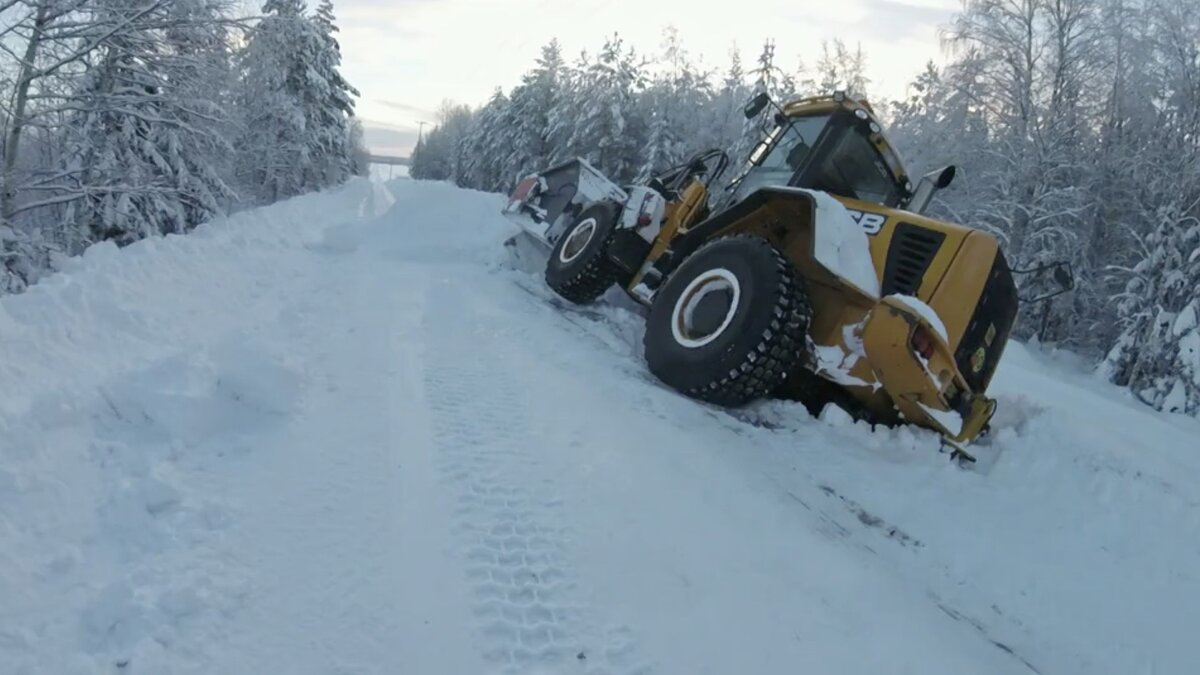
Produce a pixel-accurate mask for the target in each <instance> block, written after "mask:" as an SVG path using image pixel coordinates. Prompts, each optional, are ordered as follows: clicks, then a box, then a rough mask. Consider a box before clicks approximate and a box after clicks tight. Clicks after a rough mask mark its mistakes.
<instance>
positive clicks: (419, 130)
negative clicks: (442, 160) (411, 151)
mask: <svg viewBox="0 0 1200 675" xmlns="http://www.w3.org/2000/svg"><path fill="white" fill-rule="evenodd" d="M426 124H429V122H417V142H418V143H420V142H421V135H422V133H424V131H425V125H426Z"/></svg>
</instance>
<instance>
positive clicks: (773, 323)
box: [644, 235, 812, 406]
mask: <svg viewBox="0 0 1200 675" xmlns="http://www.w3.org/2000/svg"><path fill="white" fill-rule="evenodd" d="M811 315H812V310H811V309H810V306H809V303H808V296H807V294H806V293H805V291H804V282H803V279H801V277H800V276H799V275H798V274H797V272H796V269H795V267H794V266H793V265H792V263H791V262H789V261H788V260H787V258H785V257H784V256H783V254H782V253H780V252H779V251H778V250H777V249H776V248H775V247H774V246H772V245H771V244H770V243H769V242H767V241H766V240H764V239H761V238H759V237H753V236H747V235H736V236H732V237H724V238H722V239H717V240H715V241H712V242H710V243H708V244H705V245H704V246H703V247H702V248H700V249H699V250H698V251H696V252H695V253H694V254H692V255H691V256H690V257H689V258H688V259H687V260H685V261H684V262H683V264H682V265H680V267H679V269H677V270H676V271H675V272H674V273H673V274H672V275H671V277H670V279H668V280H667V282H666V284H664V285H663V288H662V289H661V290H660V291H659V292H658V293H657V294H656V295H655V297H654V304H653V305H652V306H651V308H650V314H649V316H648V317H647V320H646V336H645V342H644V344H645V351H646V364H647V365H648V366H649V368H650V371H651V372H652V373H654V375H655V376H657V377H658V378H659V379H660V380H662V381H663V382H665V383H666V384H668V385H670V386H671V387H674V388H675V389H677V390H679V391H681V392H683V393H684V394H686V395H688V396H691V397H693V398H697V399H700V400H704V401H708V402H710V403H716V404H718V405H724V406H739V405H743V404H745V403H749V402H750V401H753V400H755V399H758V398H762V397H764V396H767V395H768V394H770V393H771V392H773V391H775V390H777V389H778V388H779V387H780V385H781V384H783V381H784V380H785V378H787V376H788V374H789V373H791V372H793V371H794V370H795V369H796V368H797V367H802V364H803V361H804V358H805V353H806V344H807V340H806V335H807V333H808V324H809V320H810V318H811Z"/></svg>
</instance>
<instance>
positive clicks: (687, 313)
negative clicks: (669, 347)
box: [671, 267, 742, 349]
mask: <svg viewBox="0 0 1200 675" xmlns="http://www.w3.org/2000/svg"><path fill="white" fill-rule="evenodd" d="M741 295H742V287H741V284H740V283H738V280H737V277H736V276H734V274H733V273H732V272H730V271H729V270H727V269H725V268H723V267H722V268H717V269H712V270H708V271H706V272H704V273H703V274H700V275H699V276H697V277H696V278H695V279H693V280H692V281H691V283H689V284H688V285H687V288H685V289H684V290H683V293H682V294H681V295H680V296H679V299H678V300H677V301H676V302H675V307H674V309H673V310H672V312H671V333H672V334H673V335H674V337H675V341H676V342H678V343H679V344H680V345H682V346H684V347H686V348H688V349H697V348H699V347H703V346H705V345H707V344H709V343H711V342H712V341H713V340H716V339H717V338H718V337H719V336H720V335H721V334H722V333H724V332H725V330H726V329H728V328H729V325H730V324H731V323H733V317H734V315H735V314H737V308H738V301H739V300H741Z"/></svg>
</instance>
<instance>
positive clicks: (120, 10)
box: [53, 0, 232, 244]
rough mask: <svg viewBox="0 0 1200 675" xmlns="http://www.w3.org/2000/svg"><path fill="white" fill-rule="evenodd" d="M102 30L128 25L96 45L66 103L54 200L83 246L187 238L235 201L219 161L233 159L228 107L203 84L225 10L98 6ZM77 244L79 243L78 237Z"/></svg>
mask: <svg viewBox="0 0 1200 675" xmlns="http://www.w3.org/2000/svg"><path fill="white" fill-rule="evenodd" d="M95 7H96V11H97V12H98V13H99V14H100V17H101V21H100V25H123V26H124V29H123V30H121V31H119V32H117V33H115V34H111V35H107V36H104V37H103V38H101V39H100V40H99V42H100V47H99V49H98V50H97V51H96V52H95V59H94V61H93V62H92V63H91V64H90V67H89V68H88V70H87V72H86V73H85V74H84V76H83V77H81V78H80V80H79V84H78V86H77V88H76V90H75V91H74V92H73V94H71V95H70V97H69V99H68V100H69V101H70V104H71V107H72V108H73V112H72V114H71V115H70V117H69V118H68V121H67V123H66V124H65V125H64V127H63V128H62V134H63V139H64V146H65V152H64V155H63V157H62V175H61V179H60V181H59V182H57V183H56V184H54V186H53V187H54V193H55V196H54V197H53V199H54V200H56V201H58V202H60V203H63V204H65V206H66V209H65V212H64V219H63V222H64V224H66V225H68V226H69V227H70V228H71V232H72V234H73V236H74V237H78V241H79V242H80V243H89V242H92V241H100V240H113V241H116V242H118V243H122V244H124V243H129V242H132V241H135V240H137V239H141V238H144V237H148V236H152V235H157V234H164V233H171V232H184V231H186V230H187V229H189V228H190V227H193V226H195V225H197V224H199V223H200V222H203V221H204V220H206V219H208V218H209V217H211V216H212V215H214V214H216V213H218V212H220V211H222V210H223V208H224V206H225V205H226V204H227V203H228V202H229V200H230V199H231V197H232V193H231V191H230V189H229V188H228V187H227V186H226V184H225V182H224V180H222V177H221V171H220V170H219V167H218V165H216V164H215V162H218V161H223V159H224V157H227V156H228V154H229V150H230V146H229V143H228V141H227V140H226V139H225V138H224V137H223V136H222V135H221V132H222V129H221V127H220V126H219V121H220V120H221V119H222V118H223V111H222V110H221V109H220V107H219V106H217V105H215V104H213V103H212V102H211V101H210V100H209V97H210V96H211V90H210V89H208V88H207V87H208V86H209V85H211V84H213V82H214V81H219V79H220V78H221V77H222V72H221V71H220V69H219V67H217V66H214V65H213V63H210V62H209V57H211V58H212V59H213V60H215V61H216V62H217V63H218V64H219V59H218V58H217V56H218V55H215V54H213V51H214V49H216V48H217V47H218V46H219V45H220V44H222V36H221V34H220V25H219V22H217V21H216V18H217V17H218V16H219V14H220V12H221V11H222V10H223V7H221V6H220V5H218V4H216V3H210V2H205V1H204V0H180V1H179V2H178V3H171V4H166V3H153V2H149V1H147V2H145V3H138V2H130V1H129V0H96V3H95ZM71 243H72V244H74V243H76V242H74V241H72V242H71Z"/></svg>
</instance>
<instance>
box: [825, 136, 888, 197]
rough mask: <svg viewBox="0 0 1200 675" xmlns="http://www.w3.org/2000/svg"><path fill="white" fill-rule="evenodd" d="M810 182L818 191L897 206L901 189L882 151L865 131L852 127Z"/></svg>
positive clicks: (826, 156) (830, 152)
mask: <svg viewBox="0 0 1200 675" xmlns="http://www.w3.org/2000/svg"><path fill="white" fill-rule="evenodd" d="M810 175H811V179H810V180H807V181H805V182H810V183H811V185H806V186H804V187H811V188H812V189H814V190H821V191H823V192H829V193H831V194H835V195H840V196H842V197H849V198H851V199H858V200H861V201H864V202H872V203H875V204H884V205H887V206H895V205H896V204H897V203H898V202H899V197H900V195H899V191H898V190H897V186H896V183H895V181H894V180H892V173H891V172H890V171H889V170H888V168H887V165H886V164H884V163H883V158H882V157H881V156H880V155H879V151H878V150H876V149H875V147H874V146H873V145H871V141H870V140H869V139H868V138H867V137H866V136H864V135H863V134H861V133H858V132H857V131H854V130H848V131H847V132H846V133H843V134H842V136H841V138H839V139H837V141H836V142H835V143H834V145H833V147H832V148H831V150H830V151H829V152H828V153H826V154H825V156H824V157H822V158H821V159H820V160H819V161H818V162H817V163H816V164H815V165H814V166H813V172H812V174H810Z"/></svg>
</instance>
